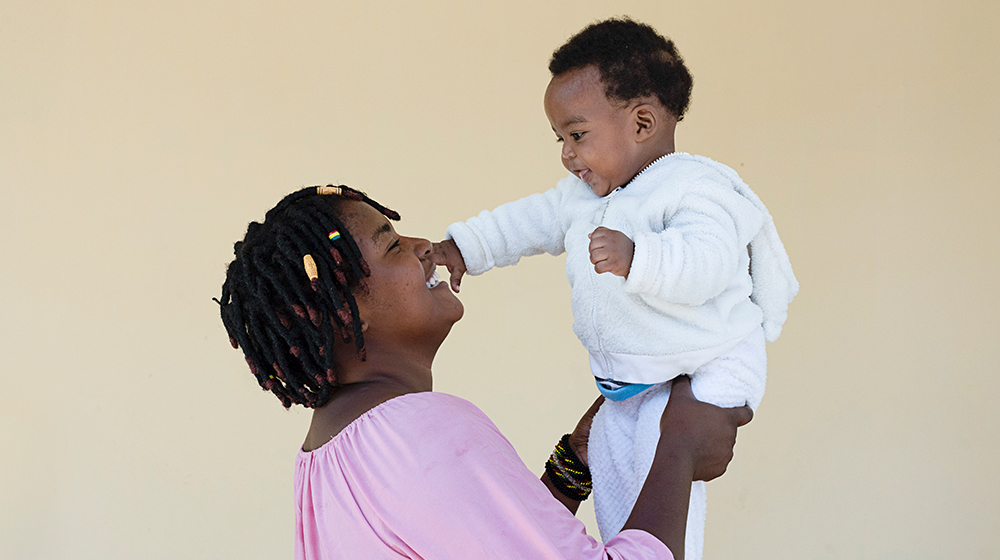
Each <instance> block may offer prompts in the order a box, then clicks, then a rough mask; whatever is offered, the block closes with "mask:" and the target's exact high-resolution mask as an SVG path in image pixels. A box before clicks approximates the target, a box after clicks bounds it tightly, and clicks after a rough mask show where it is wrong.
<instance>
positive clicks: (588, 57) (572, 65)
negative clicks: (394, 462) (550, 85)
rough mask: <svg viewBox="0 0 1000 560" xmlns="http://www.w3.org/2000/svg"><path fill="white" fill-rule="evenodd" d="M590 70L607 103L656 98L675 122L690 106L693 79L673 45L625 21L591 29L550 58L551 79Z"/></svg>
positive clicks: (644, 27) (640, 25)
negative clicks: (594, 69)
mask: <svg viewBox="0 0 1000 560" xmlns="http://www.w3.org/2000/svg"><path fill="white" fill-rule="evenodd" d="M591 65H594V66H596V67H597V69H598V71H599V72H600V73H601V81H602V82H604V84H605V86H606V89H605V92H604V93H605V95H606V96H607V97H608V99H609V100H610V101H617V102H622V103H628V102H629V101H632V100H633V99H637V98H640V97H653V96H655V97H656V98H657V99H659V100H660V103H662V104H663V106H664V107H665V108H666V109H667V110H668V111H670V112H671V113H672V114H673V115H674V116H675V117H677V120H678V121H679V120H681V119H683V118H684V113H685V112H686V111H687V108H688V104H689V103H690V102H691V86H692V85H693V79H692V78H691V73H690V72H689V71H688V69H687V67H685V66H684V60H683V59H682V58H681V55H680V53H678V52H677V47H675V46H674V43H673V41H671V40H669V39H667V38H665V37H664V36H662V35H660V34H659V33H657V32H656V30H655V29H653V28H652V27H650V26H648V25H646V24H644V23H639V22H636V21H633V20H631V19H629V18H627V17H623V18H611V19H608V20H604V21H600V22H597V23H593V24H591V25H589V26H587V27H586V28H584V29H583V30H582V31H580V32H579V33H577V34H576V35H574V36H573V37H571V38H570V40H569V41H566V44H564V45H563V46H561V47H559V48H558V49H556V51H555V52H554V53H552V61H551V62H549V71H550V72H552V76H553V77H556V76H559V75H561V74H564V73H566V72H569V71H571V70H576V69H579V68H585V67H587V66H591Z"/></svg>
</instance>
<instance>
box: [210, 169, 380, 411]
mask: <svg viewBox="0 0 1000 560" xmlns="http://www.w3.org/2000/svg"><path fill="white" fill-rule="evenodd" d="M345 200H355V201H359V202H364V203H365V204H368V205H369V206H371V207H373V208H375V209H376V210H378V211H379V212H381V213H382V215H384V216H385V217H387V218H389V219H391V220H399V214H397V213H396V212H394V211H392V210H390V209H388V208H386V207H384V206H382V205H381V204H379V203H377V202H375V201H374V200H372V199H370V198H368V196H367V195H365V193H363V192H361V191H357V190H354V189H351V188H349V187H346V186H343V185H340V186H334V185H327V186H325V187H323V186H320V187H309V188H305V189H302V190H300V191H297V192H294V193H292V194H290V195H288V196H286V197H285V198H283V199H282V200H281V202H279V203H278V204H277V206H275V207H274V208H272V209H271V210H269V211H268V212H267V214H266V215H265V217H264V222H263V223H258V222H251V223H250V224H249V225H248V226H247V233H246V236H245V237H244V238H243V240H242V241H237V242H236V244H235V245H234V246H233V252H234V253H235V258H234V259H233V262H232V263H230V264H229V267H228V268H227V269H226V281H225V283H223V285H222V299H221V300H215V301H216V303H218V304H219V307H220V310H221V314H222V323H223V324H224V325H225V326H226V332H228V333H229V341H230V343H231V344H232V346H233V348H241V349H242V350H243V355H244V357H245V358H246V361H247V365H249V366H250V371H251V373H253V375H254V377H256V378H257V383H258V384H259V385H260V386H261V388H263V389H264V390H265V391H270V392H272V393H274V394H275V396H277V397H278V400H280V401H281V404H282V405H284V406H285V408H289V407H291V406H292V404H300V405H303V406H306V407H309V408H318V407H320V406H323V405H324V404H325V403H326V401H327V400H328V399H329V398H330V394H331V393H332V391H333V390H334V389H335V388H336V387H337V386H338V380H337V371H336V365H335V360H334V358H335V356H334V354H335V352H334V350H333V349H334V343H335V341H336V339H338V338H339V339H341V340H343V341H344V342H351V341H352V340H353V341H354V347H355V349H356V351H357V354H358V357H360V358H361V360H364V359H365V341H364V336H363V335H362V333H361V318H360V317H359V315H358V306H357V302H356V301H355V299H354V295H353V292H354V291H355V290H361V291H362V292H364V293H367V290H368V287H367V285H366V283H365V278H366V277H368V276H370V275H371V271H370V270H369V268H368V264H367V263H366V262H365V259H364V258H363V257H362V256H361V250H360V249H359V248H358V244H357V243H356V242H355V241H354V238H353V237H352V236H351V234H350V232H349V231H348V230H347V228H346V227H345V226H344V223H343V222H342V221H341V216H342V214H343V212H342V205H343V202H344V201H345ZM213 299H214V298H213Z"/></svg>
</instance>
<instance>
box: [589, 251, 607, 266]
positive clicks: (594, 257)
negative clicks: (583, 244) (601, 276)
mask: <svg viewBox="0 0 1000 560" xmlns="http://www.w3.org/2000/svg"><path fill="white" fill-rule="evenodd" d="M606 260H608V250H607V249H605V248H604V247H596V248H591V249H590V264H597V263H599V262H601V261H606Z"/></svg>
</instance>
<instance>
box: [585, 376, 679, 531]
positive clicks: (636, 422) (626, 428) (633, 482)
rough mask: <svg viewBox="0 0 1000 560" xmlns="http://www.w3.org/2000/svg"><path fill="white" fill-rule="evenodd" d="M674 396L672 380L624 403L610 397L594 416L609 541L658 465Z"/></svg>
mask: <svg viewBox="0 0 1000 560" xmlns="http://www.w3.org/2000/svg"><path fill="white" fill-rule="evenodd" d="M669 398H670V383H669V382H667V383H661V384H659V385H654V386H653V387H650V388H649V389H647V390H646V391H643V392H642V393H639V394H638V395H635V396H634V397H630V398H628V399H625V400H623V401H612V400H606V401H604V404H603V405H601V408H600V410H598V411H597V414H596V415H595V416H594V421H593V423H592V424H591V428H590V440H589V442H588V445H587V457H588V463H589V466H590V473H591V476H592V478H593V481H594V513H595V514H596V517H597V527H598V529H600V531H601V538H602V539H603V540H604V541H607V540H609V539H611V538H612V537H614V536H615V535H617V534H618V532H619V531H621V528H622V526H623V525H625V521H626V520H628V517H629V515H630V514H631V513H632V507H633V506H634V505H635V500H636V499H637V498H638V497H639V491H640V490H642V484H643V483H644V482H645V481H646V475H647V474H649V467H650V466H651V465H652V464H653V456H654V455H655V454H656V444H657V442H659V440H660V417H661V416H663V409H664V408H666V406H667V400H668V399H669Z"/></svg>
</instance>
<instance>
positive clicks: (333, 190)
mask: <svg viewBox="0 0 1000 560" xmlns="http://www.w3.org/2000/svg"><path fill="white" fill-rule="evenodd" d="M341 192H342V189H341V188H340V187H335V186H333V185H327V186H325V187H316V194H335V195H337V196H340V193H341Z"/></svg>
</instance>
